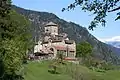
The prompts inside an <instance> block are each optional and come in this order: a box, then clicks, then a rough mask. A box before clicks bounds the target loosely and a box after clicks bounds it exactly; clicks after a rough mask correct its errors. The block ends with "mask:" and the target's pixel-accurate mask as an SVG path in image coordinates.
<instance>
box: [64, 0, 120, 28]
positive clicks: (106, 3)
mask: <svg viewBox="0 0 120 80" xmlns="http://www.w3.org/2000/svg"><path fill="white" fill-rule="evenodd" d="M119 2H120V0H75V2H74V3H72V4H70V5H69V6H68V7H67V8H63V9H62V11H64V10H71V9H74V8H75V7H76V6H80V8H81V9H82V10H83V11H85V12H86V11H89V12H92V13H93V14H94V15H95V17H94V19H93V21H91V24H90V25H89V29H90V30H93V28H95V27H96V26H97V25H98V24H99V23H100V24H102V26H105V23H106V20H105V18H106V16H107V15H108V12H114V11H118V10H120V6H119ZM117 15H118V16H117V18H116V19H115V20H118V19H120V12H119V11H118V13H117Z"/></svg>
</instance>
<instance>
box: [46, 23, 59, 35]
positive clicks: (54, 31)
mask: <svg viewBox="0 0 120 80" xmlns="http://www.w3.org/2000/svg"><path fill="white" fill-rule="evenodd" d="M45 33H47V34H50V35H52V36H56V35H58V25H57V24H55V23H53V22H49V23H48V24H46V26H45Z"/></svg>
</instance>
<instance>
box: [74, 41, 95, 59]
mask: <svg viewBox="0 0 120 80" xmlns="http://www.w3.org/2000/svg"><path fill="white" fill-rule="evenodd" d="M92 50H93V48H92V46H91V45H90V44H89V43H88V42H81V43H79V44H77V46H76V53H77V57H84V58H86V57H89V56H90V55H91V54H92Z"/></svg>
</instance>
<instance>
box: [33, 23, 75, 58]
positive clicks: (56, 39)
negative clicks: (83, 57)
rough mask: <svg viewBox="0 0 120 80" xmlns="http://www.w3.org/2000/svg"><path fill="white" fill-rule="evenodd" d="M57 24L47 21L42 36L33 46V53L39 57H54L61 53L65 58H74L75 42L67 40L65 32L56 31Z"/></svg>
mask: <svg viewBox="0 0 120 80" xmlns="http://www.w3.org/2000/svg"><path fill="white" fill-rule="evenodd" d="M58 27H59V26H58V25H57V24H55V23H53V22H49V23H48V24H46V25H45V28H44V30H45V31H44V38H43V39H42V40H41V41H38V44H37V45H35V47H34V54H35V55H36V54H39V56H40V57H42V56H43V57H45V56H46V57H47V58H55V57H56V55H57V54H59V53H62V54H63V55H65V57H66V58H70V59H74V58H75V56H76V43H75V41H74V40H69V38H68V37H67V34H66V33H60V34H59V33H58Z"/></svg>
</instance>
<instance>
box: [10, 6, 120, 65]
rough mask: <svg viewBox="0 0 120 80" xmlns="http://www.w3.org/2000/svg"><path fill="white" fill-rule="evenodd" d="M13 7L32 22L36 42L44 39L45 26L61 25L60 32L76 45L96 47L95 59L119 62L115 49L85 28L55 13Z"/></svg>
mask: <svg viewBox="0 0 120 80" xmlns="http://www.w3.org/2000/svg"><path fill="white" fill-rule="evenodd" d="M12 7H13V9H14V10H16V11H17V12H18V13H20V14H22V15H24V16H25V17H26V18H28V19H29V20H30V21H31V22H32V29H33V31H32V33H33V37H35V36H36V37H37V39H36V41H38V40H39V39H41V38H42V36H43V35H42V34H43V32H44V25H45V24H46V23H48V22H50V21H52V22H54V23H56V24H58V25H59V32H64V33H67V34H68V37H69V38H70V39H72V40H75V41H76V43H79V42H81V41H87V42H89V43H90V44H91V45H92V46H93V47H94V56H95V57H97V58H100V59H102V60H106V61H110V62H112V63H115V64H116V63H118V62H119V60H118V57H117V55H116V54H118V53H117V52H116V51H115V50H114V48H115V47H112V46H110V45H107V44H105V43H102V42H100V41H99V40H97V39H96V38H95V37H94V36H93V35H91V34H90V33H89V32H88V31H87V29H86V28H85V27H82V26H80V25H78V24H75V23H73V22H67V21H65V20H63V19H60V18H58V17H57V16H56V15H54V14H53V13H48V12H38V11H32V10H26V9H23V8H20V7H16V6H12Z"/></svg>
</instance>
